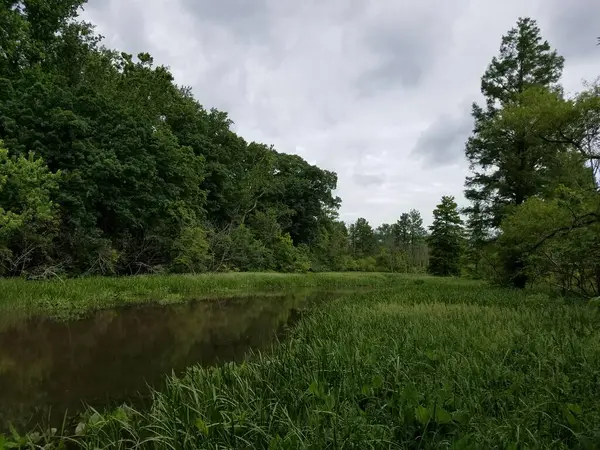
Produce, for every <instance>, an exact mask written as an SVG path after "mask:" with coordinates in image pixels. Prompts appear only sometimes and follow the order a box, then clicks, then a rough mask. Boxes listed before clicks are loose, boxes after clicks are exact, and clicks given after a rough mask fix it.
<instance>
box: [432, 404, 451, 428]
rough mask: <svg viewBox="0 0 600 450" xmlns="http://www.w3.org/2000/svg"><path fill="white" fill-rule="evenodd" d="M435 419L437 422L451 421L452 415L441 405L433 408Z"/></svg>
mask: <svg viewBox="0 0 600 450" xmlns="http://www.w3.org/2000/svg"><path fill="white" fill-rule="evenodd" d="M435 421H436V422H437V423H441V424H445V423H450V422H452V416H451V415H450V413H449V412H448V411H446V410H445V409H444V408H442V407H441V406H437V407H436V408H435Z"/></svg>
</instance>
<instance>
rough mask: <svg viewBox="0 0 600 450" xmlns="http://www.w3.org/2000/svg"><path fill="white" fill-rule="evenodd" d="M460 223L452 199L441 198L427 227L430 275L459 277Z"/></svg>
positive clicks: (461, 232) (461, 234) (461, 237)
mask: <svg viewBox="0 0 600 450" xmlns="http://www.w3.org/2000/svg"><path fill="white" fill-rule="evenodd" d="M462 223H463V222H462V219H461V218H460V215H459V213H458V205H457V204H456V202H455V201H454V197H453V196H448V195H445V196H443V197H442V201H441V203H440V204H439V205H437V207H436V208H435V210H434V211H433V224H432V225H431V226H430V227H429V229H430V231H431V235H430V236H429V238H428V243H429V252H430V256H429V273H431V274H432V275H439V276H449V275H460V257H461V250H462V241H463V229H462Z"/></svg>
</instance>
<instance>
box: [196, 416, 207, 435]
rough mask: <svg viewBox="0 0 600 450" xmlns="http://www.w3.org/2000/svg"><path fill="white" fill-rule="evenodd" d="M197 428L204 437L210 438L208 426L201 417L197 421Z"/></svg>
mask: <svg viewBox="0 0 600 450" xmlns="http://www.w3.org/2000/svg"><path fill="white" fill-rule="evenodd" d="M196 428H198V431H200V433H202V434H203V435H204V436H208V425H207V424H206V422H205V421H204V420H202V419H201V418H200V417H198V418H197V419H196Z"/></svg>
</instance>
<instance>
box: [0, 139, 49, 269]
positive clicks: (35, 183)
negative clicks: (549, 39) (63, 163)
mask: <svg viewBox="0 0 600 450" xmlns="http://www.w3.org/2000/svg"><path fill="white" fill-rule="evenodd" d="M59 179H60V173H59V172H57V173H54V174H53V173H51V172H50V171H49V170H48V167H47V166H46V165H45V164H44V161H43V160H42V159H40V158H36V157H35V155H34V154H33V153H29V155H28V156H27V157H25V156H18V157H10V156H9V154H8V151H7V150H6V149H5V148H4V147H3V145H2V141H0V275H1V274H9V275H11V274H20V273H23V272H25V271H27V270H28V269H30V267H31V264H32V262H33V261H36V260H40V259H42V258H43V259H46V258H48V257H49V252H50V251H51V245H52V240H53V238H54V237H55V234H56V225H57V208H56V204H55V203H54V202H53V200H52V199H53V197H54V195H55V194H56V190H57V181H58V180H59Z"/></svg>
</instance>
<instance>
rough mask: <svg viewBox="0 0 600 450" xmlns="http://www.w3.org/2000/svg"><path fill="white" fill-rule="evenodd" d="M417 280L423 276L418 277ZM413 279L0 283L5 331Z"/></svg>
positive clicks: (225, 277) (250, 277)
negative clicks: (34, 322) (119, 311)
mask: <svg viewBox="0 0 600 450" xmlns="http://www.w3.org/2000/svg"><path fill="white" fill-rule="evenodd" d="M412 278H414V279H417V278H419V276H414V277H412ZM407 279H411V277H408V278H407V276H401V275H394V274H386V273H358V272H355V273H310V274H282V273H270V272H265V273H247V272H244V273H217V274H200V275H140V276H127V277H83V278H67V279H64V280H63V279H60V278H55V279H52V280H44V281H30V280H25V279H21V278H5V279H1V278H0V328H2V326H3V325H5V326H6V325H9V324H12V323H15V321H21V320H24V319H27V318H30V317H35V316H44V317H50V318H53V319H58V320H70V319H75V318H79V317H82V316H85V315H88V314H90V313H92V312H94V311H99V310H104V309H110V308H117V307H123V306H131V305H143V304H162V305H167V304H176V303H185V302H190V301H194V300H206V299H218V298H223V297H228V296H242V295H248V296H253V295H256V294H265V295H268V294H271V293H280V292H282V291H285V292H289V291H295V290H301V289H303V290H322V291H331V290H339V289H354V288H361V287H364V288H383V287H391V286H394V285H401V284H403V283H405V282H406V280H407Z"/></svg>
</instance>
